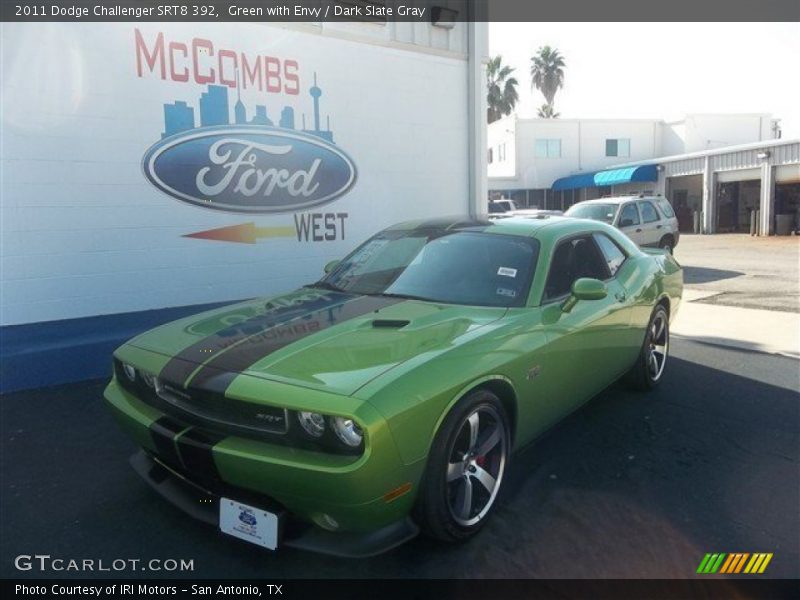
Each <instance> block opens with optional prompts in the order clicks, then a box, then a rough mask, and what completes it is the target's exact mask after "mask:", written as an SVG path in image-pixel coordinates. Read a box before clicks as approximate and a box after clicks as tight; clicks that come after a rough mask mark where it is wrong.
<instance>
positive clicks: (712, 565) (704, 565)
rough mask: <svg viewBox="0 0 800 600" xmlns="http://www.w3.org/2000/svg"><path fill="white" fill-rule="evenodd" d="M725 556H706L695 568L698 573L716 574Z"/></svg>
mask: <svg viewBox="0 0 800 600" xmlns="http://www.w3.org/2000/svg"><path fill="white" fill-rule="evenodd" d="M725 556H726V554H706V556H705V558H703V560H702V561H701V562H700V566H699V567H697V572H698V573H716V572H717V569H719V567H720V565H721V564H722V561H723V560H724V558H725Z"/></svg>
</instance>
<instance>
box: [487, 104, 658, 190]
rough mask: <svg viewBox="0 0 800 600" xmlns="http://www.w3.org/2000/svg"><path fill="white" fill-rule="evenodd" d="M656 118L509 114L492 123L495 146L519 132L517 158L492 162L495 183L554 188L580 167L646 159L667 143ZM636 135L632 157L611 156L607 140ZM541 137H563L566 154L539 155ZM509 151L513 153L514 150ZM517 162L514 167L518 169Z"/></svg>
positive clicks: (588, 168) (495, 186)
mask: <svg viewBox="0 0 800 600" xmlns="http://www.w3.org/2000/svg"><path fill="white" fill-rule="evenodd" d="M658 123H659V122H658V121H655V120H639V119H629V120H618V119H617V120H606V119H516V121H514V118H513V117H507V118H506V119H502V120H500V121H498V122H496V123H492V124H491V125H490V126H489V140H490V147H494V149H495V156H496V155H497V150H496V148H497V145H498V144H499V143H502V141H504V140H505V139H506V138H507V137H508V136H509V135H510V134H509V133H508V131H509V130H510V131H514V132H515V139H516V143H515V146H516V153H515V159H516V160H515V162H514V163H510V164H509V163H505V164H504V163H498V162H495V163H494V164H492V165H490V166H489V182H490V185H489V187H490V188H492V189H502V188H504V187H508V188H519V189H537V188H549V187H550V186H551V185H553V182H554V181H555V180H556V179H558V178H559V177H564V176H566V175H569V174H571V173H577V172H580V171H595V170H600V169H604V168H606V167H609V166H612V165H615V164H619V163H621V162H629V161H634V160H641V159H646V158H649V157H651V156H653V151H654V148H657V147H658V146H659V145H660V143H661V131H660V129H659V127H658ZM609 138H615V139H618V138H626V139H630V155H629V156H613V157H608V156H606V155H605V152H606V139H609ZM537 139H560V140H561V156H560V157H557V158H539V157H537V156H536V140H537ZM509 155H513V154H512V153H509ZM512 167H513V168H512Z"/></svg>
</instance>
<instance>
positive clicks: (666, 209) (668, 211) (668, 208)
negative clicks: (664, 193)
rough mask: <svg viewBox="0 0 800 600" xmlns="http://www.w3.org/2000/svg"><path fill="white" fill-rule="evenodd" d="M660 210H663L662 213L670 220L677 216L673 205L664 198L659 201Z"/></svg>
mask: <svg viewBox="0 0 800 600" xmlns="http://www.w3.org/2000/svg"><path fill="white" fill-rule="evenodd" d="M658 208H660V209H661V212H662V213H664V216H665V217H667V218H668V219H671V218H672V217H674V216H675V211H674V210H672V205H671V204H670V203H669V202H668V201H667V200H666V199H664V198H661V199H660V200H658Z"/></svg>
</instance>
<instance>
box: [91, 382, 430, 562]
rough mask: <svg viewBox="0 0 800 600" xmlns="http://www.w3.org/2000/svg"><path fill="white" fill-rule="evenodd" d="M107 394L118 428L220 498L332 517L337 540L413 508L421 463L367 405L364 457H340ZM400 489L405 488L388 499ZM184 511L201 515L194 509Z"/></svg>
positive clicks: (118, 391)
mask: <svg viewBox="0 0 800 600" xmlns="http://www.w3.org/2000/svg"><path fill="white" fill-rule="evenodd" d="M312 393H313V392H312ZM104 395H105V398H106V400H107V402H108V404H109V406H110V408H111V410H112V414H113V415H114V417H115V418H116V420H117V422H118V423H119V424H120V426H121V427H122V429H123V430H124V431H125V432H126V433H128V435H129V436H130V437H131V438H133V440H134V441H135V442H136V443H137V444H138V445H139V446H140V447H141V448H143V449H144V450H145V452H147V453H148V454H149V455H150V456H151V457H153V458H155V459H156V460H158V461H159V462H160V463H161V464H162V465H163V466H164V467H168V468H169V470H170V471H171V472H172V473H173V475H176V474H177V475H178V476H179V477H180V478H182V479H183V480H184V481H186V482H188V483H189V484H191V485H194V486H196V487H198V488H200V489H203V490H206V491H207V492H209V493H213V494H217V495H220V492H218V491H215V490H218V489H229V488H230V489H233V490H234V491H233V493H231V495H229V496H228V497H231V498H234V499H237V500H241V501H243V502H246V501H247V498H248V497H249V495H256V496H258V498H259V503H256V505H257V506H262V507H263V508H265V509H266V510H270V507H269V505H265V501H266V502H272V503H275V504H276V505H278V506H279V507H280V510H282V511H285V512H286V513H287V514H289V515H290V516H291V517H292V520H298V521H300V522H305V523H308V524H310V523H314V524H317V525H320V526H322V527H325V528H328V529H330V528H331V526H330V522H331V519H332V520H333V521H334V522H335V523H336V527H335V534H334V535H335V536H336V537H339V536H343V535H346V534H347V533H360V534H368V535H371V534H372V533H373V532H375V531H376V530H382V529H383V528H386V527H389V526H392V525H394V524H396V523H398V522H400V521H403V520H404V519H405V518H406V517H407V515H408V514H409V512H410V510H411V507H412V506H413V502H414V496H415V492H416V488H417V485H418V483H419V479H420V478H421V475H422V469H423V467H424V464H423V463H422V462H419V463H415V464H412V465H405V464H403V462H402V461H401V459H400V456H399V454H398V452H397V449H396V446H395V444H394V440H393V439H392V436H391V433H390V432H389V430H388V427H387V426H386V424H385V421H384V420H383V419H382V417H380V415H379V414H378V413H377V411H375V410H374V409H372V408H371V407H370V406H369V405H367V404H365V405H364V406H363V407H360V408H359V415H358V416H359V419H360V421H361V422H362V423H364V424H365V425H366V433H367V436H368V443H367V446H366V448H365V451H364V454H363V455H361V456H344V455H335V454H327V453H323V452H315V451H309V450H302V449H297V448H292V447H288V446H280V445H277V444H270V443H266V442H262V441H258V440H254V439H249V438H243V437H238V436H236V435H221V434H220V433H219V432H214V431H207V430H203V429H201V428H199V427H190V426H188V425H186V424H184V423H180V422H177V421H176V420H175V419H172V418H169V417H166V416H165V415H164V414H162V413H160V412H159V411H158V410H156V409H155V408H153V407H152V406H150V405H149V404H146V403H144V402H142V401H141V400H139V399H138V398H136V397H135V396H134V395H132V394H131V393H129V392H128V391H126V390H125V389H123V388H122V386H120V385H119V384H118V383H117V382H116V380H113V379H112V381H111V382H110V383H109V385H108V387H107V388H106V390H105V394H104ZM151 460H152V459H151ZM140 474H141V473H140ZM146 479H147V478H146ZM408 484H410V486H409V485H408ZM401 486H405V488H410V491H409V492H408V493H405V494H403V495H400V496H397V497H391V496H390V497H387V494H388V493H390V492H391V491H393V490H396V489H398V488H399V487H401ZM198 504H199V501H198ZM195 508H197V507H195ZM187 512H190V514H193V516H198V515H197V511H196V510H192V511H187ZM315 529H318V528H315ZM408 531H409V530H408V529H407V528H406V529H405V532H406V533H404V534H403V535H406V536H407V535H408ZM320 533H321V532H320ZM401 537H402V536H401ZM344 539H345V538H342V542H341V543H342V544H346V542H345V541H344ZM403 539H407V537H404V538H403ZM390 547H391V546H390ZM323 551H324V550H323Z"/></svg>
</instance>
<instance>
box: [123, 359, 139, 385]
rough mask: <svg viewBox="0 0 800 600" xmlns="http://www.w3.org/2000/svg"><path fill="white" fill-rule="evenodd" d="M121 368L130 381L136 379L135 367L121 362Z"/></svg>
mask: <svg viewBox="0 0 800 600" xmlns="http://www.w3.org/2000/svg"><path fill="white" fill-rule="evenodd" d="M122 370H123V371H124V372H125V376H126V377H127V378H128V379H130V380H131V381H136V369H134V368H133V367H132V366H131V365H129V364H128V363H122Z"/></svg>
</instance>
